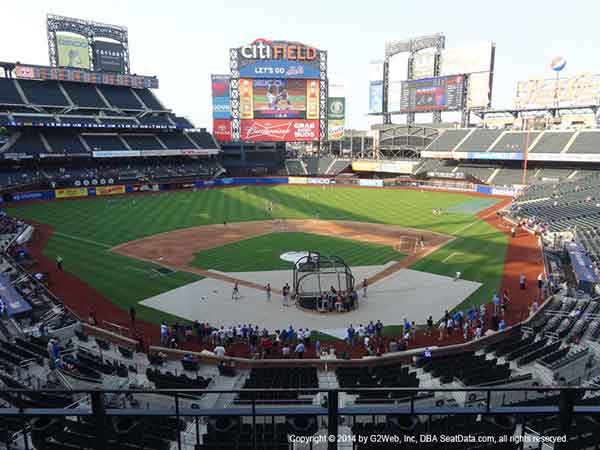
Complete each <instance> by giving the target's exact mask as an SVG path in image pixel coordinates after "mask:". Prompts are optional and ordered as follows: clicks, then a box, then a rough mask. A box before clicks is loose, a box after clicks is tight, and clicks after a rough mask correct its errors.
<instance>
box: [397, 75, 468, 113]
mask: <svg viewBox="0 0 600 450" xmlns="http://www.w3.org/2000/svg"><path fill="white" fill-rule="evenodd" d="M464 93H465V76H464V75H453V76H448V77H436V78H424V79H421V80H409V81H403V82H402V91H401V95H400V112H402V113H407V112H430V111H458V110H461V109H462V108H463V105H464Z"/></svg>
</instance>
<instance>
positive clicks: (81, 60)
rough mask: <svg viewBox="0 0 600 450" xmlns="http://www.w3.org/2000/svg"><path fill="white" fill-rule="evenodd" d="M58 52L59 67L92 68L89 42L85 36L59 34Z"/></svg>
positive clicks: (57, 37)
mask: <svg viewBox="0 0 600 450" xmlns="http://www.w3.org/2000/svg"><path fill="white" fill-rule="evenodd" d="M56 50H57V53H58V65H59V67H74V68H77V69H88V70H89V68H90V53H89V44H88V40H87V39H86V38H85V37H83V36H76V35H73V34H65V33H57V34H56Z"/></svg>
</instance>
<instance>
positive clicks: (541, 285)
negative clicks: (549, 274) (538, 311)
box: [537, 272, 544, 298]
mask: <svg viewBox="0 0 600 450" xmlns="http://www.w3.org/2000/svg"><path fill="white" fill-rule="evenodd" d="M537 282H538V290H539V292H540V298H542V292H543V290H544V272H540V273H539V275H538V276H537Z"/></svg>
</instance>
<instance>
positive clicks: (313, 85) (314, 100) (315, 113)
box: [306, 80, 319, 120]
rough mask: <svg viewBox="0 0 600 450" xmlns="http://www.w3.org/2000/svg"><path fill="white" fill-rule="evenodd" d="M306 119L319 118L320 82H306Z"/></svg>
mask: <svg viewBox="0 0 600 450" xmlns="http://www.w3.org/2000/svg"><path fill="white" fill-rule="evenodd" d="M306 118H307V119H309V120H314V119H318V118H319V81H318V80H309V81H307V82H306Z"/></svg>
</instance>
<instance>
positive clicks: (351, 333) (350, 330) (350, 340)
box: [347, 324, 354, 347]
mask: <svg viewBox="0 0 600 450" xmlns="http://www.w3.org/2000/svg"><path fill="white" fill-rule="evenodd" d="M347 334H348V345H350V346H351V347H353V346H354V327H353V326H352V324H350V326H349V327H348V330H347Z"/></svg>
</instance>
